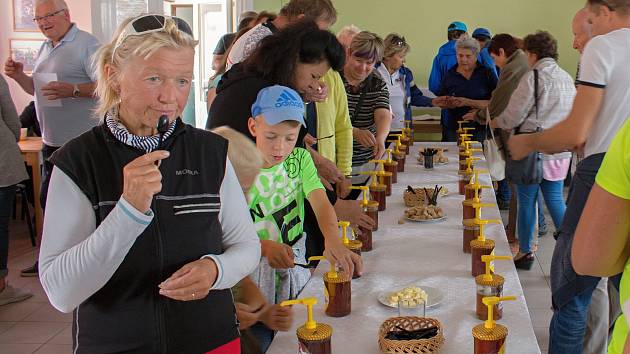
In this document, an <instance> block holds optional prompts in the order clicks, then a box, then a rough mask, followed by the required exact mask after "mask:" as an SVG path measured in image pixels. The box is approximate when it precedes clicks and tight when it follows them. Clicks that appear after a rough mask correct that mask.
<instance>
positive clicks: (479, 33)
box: [472, 27, 492, 39]
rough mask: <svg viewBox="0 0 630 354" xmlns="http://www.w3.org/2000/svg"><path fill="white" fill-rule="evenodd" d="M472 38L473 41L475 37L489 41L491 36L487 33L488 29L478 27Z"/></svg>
mask: <svg viewBox="0 0 630 354" xmlns="http://www.w3.org/2000/svg"><path fill="white" fill-rule="evenodd" d="M472 37H473V38H475V39H476V38H477V37H486V38H488V39H491V38H492V35H491V34H490V31H488V29H486V28H483V27H479V28H477V29H476V30H475V31H474V32H473V34H472Z"/></svg>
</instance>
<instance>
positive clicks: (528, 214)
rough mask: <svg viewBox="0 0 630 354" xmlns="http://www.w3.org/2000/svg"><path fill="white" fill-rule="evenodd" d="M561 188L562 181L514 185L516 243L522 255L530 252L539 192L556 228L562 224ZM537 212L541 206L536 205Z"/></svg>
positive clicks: (563, 209)
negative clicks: (515, 191) (516, 213)
mask: <svg viewBox="0 0 630 354" xmlns="http://www.w3.org/2000/svg"><path fill="white" fill-rule="evenodd" d="M562 187H563V182H562V181H553V182H552V181H547V180H544V179H543V181H542V182H540V184H520V185H516V190H517V191H518V223H517V227H518V242H519V249H520V251H521V252H522V253H528V252H531V250H532V243H533V241H534V226H535V221H534V217H535V215H536V214H535V213H536V204H537V203H538V202H537V201H538V192H539V190H540V191H542V194H543V196H544V198H545V203H546V204H547V209H549V213H550V214H551V218H552V219H553V223H554V224H555V225H556V228H559V227H560V225H561V224H562V219H563V217H564V211H565V210H566V205H565V203H564V196H563V194H562ZM538 210H540V211H542V210H543V206H542V204H539V205H538Z"/></svg>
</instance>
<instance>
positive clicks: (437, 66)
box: [429, 21, 468, 93]
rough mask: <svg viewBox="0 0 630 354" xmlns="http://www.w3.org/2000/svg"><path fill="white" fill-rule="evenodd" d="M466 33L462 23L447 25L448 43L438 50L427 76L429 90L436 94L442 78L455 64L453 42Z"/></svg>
mask: <svg viewBox="0 0 630 354" xmlns="http://www.w3.org/2000/svg"><path fill="white" fill-rule="evenodd" d="M467 32H468V27H466V24H464V23H463V22H459V21H455V22H453V23H451V24H450V25H448V29H447V37H448V42H446V43H445V44H443V45H442V46H441V47H440V49H439V50H438V53H437V55H436V56H435V58H434V59H433V68H432V69H431V75H429V90H431V92H433V93H436V92H438V91H439V90H440V85H441V84H442V77H444V74H445V73H446V72H447V71H448V69H450V68H452V67H453V66H455V64H457V52H456V51H455V41H457V40H458V39H459V37H461V36H462V35H463V34H465V33H467Z"/></svg>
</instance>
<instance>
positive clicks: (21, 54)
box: [9, 39, 44, 74]
mask: <svg viewBox="0 0 630 354" xmlns="http://www.w3.org/2000/svg"><path fill="white" fill-rule="evenodd" d="M43 42H44V40H43V39H10V40H9V49H10V50H11V58H12V59H13V60H14V61H17V62H20V63H23V64H24V72H25V73H27V74H30V73H31V72H32V71H33V68H34V67H35V60H36V59H37V53H38V52H39V48H40V47H41V46H42V43H43Z"/></svg>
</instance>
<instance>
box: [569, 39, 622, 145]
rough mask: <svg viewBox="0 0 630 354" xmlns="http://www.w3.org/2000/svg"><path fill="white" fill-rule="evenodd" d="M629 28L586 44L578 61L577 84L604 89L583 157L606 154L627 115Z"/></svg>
mask: <svg viewBox="0 0 630 354" xmlns="http://www.w3.org/2000/svg"><path fill="white" fill-rule="evenodd" d="M628 58H630V29H628V28H624V29H619V30H615V31H612V32H610V33H607V34H605V35H601V36H597V37H595V38H593V39H591V40H590V41H589V43H588V44H587V45H586V48H585V49H584V54H582V59H581V61H580V74H579V77H578V80H577V83H578V84H580V85H587V86H592V87H598V88H602V89H604V101H603V103H602V107H601V109H600V110H599V113H598V115H597V120H596V121H595V124H593V127H592V128H591V131H590V132H589V135H588V138H587V139H586V147H585V156H590V155H593V154H598V153H602V152H606V151H607V150H608V146H609V145H610V143H611V142H612V140H613V138H614V137H615V135H616V133H617V132H618V131H619V129H621V126H622V125H623V123H624V122H625V121H626V119H627V118H628V116H630V86H629V83H630V65H628V62H627V61H628Z"/></svg>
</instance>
